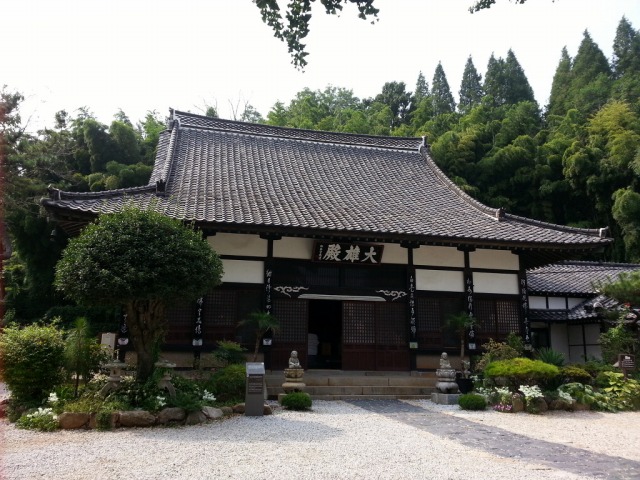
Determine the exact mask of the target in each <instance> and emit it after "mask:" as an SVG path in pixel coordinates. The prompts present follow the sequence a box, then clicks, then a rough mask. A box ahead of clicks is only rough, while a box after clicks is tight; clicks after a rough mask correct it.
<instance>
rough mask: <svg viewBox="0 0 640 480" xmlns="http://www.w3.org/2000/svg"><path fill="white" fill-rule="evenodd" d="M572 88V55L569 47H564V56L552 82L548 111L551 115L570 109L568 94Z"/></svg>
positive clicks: (561, 113)
mask: <svg viewBox="0 0 640 480" xmlns="http://www.w3.org/2000/svg"><path fill="white" fill-rule="evenodd" d="M570 88H571V57H570V56H569V52H568V51H567V47H563V48H562V56H561V57H560V62H559V63H558V66H557V68H556V73H555V74H554V75H553V83H552V84H551V95H550V96H549V105H548V106H547V112H548V113H549V114H550V115H564V114H565V113H567V110H568V109H569V108H568V106H567V95H568V93H569V89H570Z"/></svg>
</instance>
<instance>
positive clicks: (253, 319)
mask: <svg viewBox="0 0 640 480" xmlns="http://www.w3.org/2000/svg"><path fill="white" fill-rule="evenodd" d="M238 326H246V327H248V328H250V329H251V330H253V331H254V334H255V348H254V350H253V361H254V362H255V361H256V360H257V359H258V350H259V349H260V341H261V340H262V337H263V336H264V335H265V334H266V333H267V332H277V331H278V330H279V329H280V321H279V320H278V319H277V318H276V317H274V316H273V315H271V314H270V313H269V312H261V311H255V312H251V313H250V314H249V315H248V316H247V318H245V319H244V320H241V321H240V323H239V324H238Z"/></svg>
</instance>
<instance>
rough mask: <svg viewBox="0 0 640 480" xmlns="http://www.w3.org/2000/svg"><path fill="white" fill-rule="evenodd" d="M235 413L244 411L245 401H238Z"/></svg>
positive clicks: (234, 407) (234, 408)
mask: <svg viewBox="0 0 640 480" xmlns="http://www.w3.org/2000/svg"><path fill="white" fill-rule="evenodd" d="M233 413H240V414H242V413H244V403H238V404H236V405H234V406H233Z"/></svg>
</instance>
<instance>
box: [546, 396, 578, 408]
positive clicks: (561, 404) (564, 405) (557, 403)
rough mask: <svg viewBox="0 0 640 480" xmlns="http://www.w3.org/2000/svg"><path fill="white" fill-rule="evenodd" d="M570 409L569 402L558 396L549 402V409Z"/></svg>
mask: <svg viewBox="0 0 640 480" xmlns="http://www.w3.org/2000/svg"><path fill="white" fill-rule="evenodd" d="M571 409H572V406H571V404H569V403H567V402H565V401H564V400H561V399H559V398H557V399H555V400H551V402H549V410H571Z"/></svg>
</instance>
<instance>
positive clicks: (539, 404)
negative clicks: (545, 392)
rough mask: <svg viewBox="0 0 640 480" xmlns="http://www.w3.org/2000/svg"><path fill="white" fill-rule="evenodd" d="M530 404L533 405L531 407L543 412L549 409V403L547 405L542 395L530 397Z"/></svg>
mask: <svg viewBox="0 0 640 480" xmlns="http://www.w3.org/2000/svg"><path fill="white" fill-rule="evenodd" d="M531 404H532V405H533V408H535V409H536V410H537V411H538V412H540V413H544V412H546V411H548V410H549V405H547V401H546V400H545V399H544V398H542V397H537V398H534V399H532V400H531Z"/></svg>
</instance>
